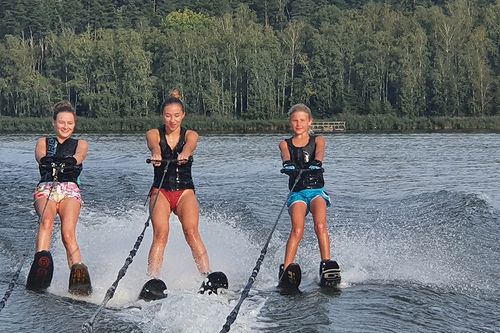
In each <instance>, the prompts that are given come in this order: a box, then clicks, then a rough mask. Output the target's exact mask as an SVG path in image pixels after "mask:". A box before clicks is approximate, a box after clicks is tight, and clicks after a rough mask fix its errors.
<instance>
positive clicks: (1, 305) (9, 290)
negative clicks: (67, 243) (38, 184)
mask: <svg viewBox="0 0 500 333" xmlns="http://www.w3.org/2000/svg"><path fill="white" fill-rule="evenodd" d="M61 170H64V164H62V165H58V166H56V165H55V164H52V175H53V177H54V180H53V182H52V184H51V186H50V191H49V195H48V197H47V201H45V205H44V206H43V210H42V214H41V215H40V216H39V217H38V225H40V223H41V222H42V218H43V216H44V215H45V210H46V209H47V204H48V203H49V200H50V196H51V195H52V190H53V189H54V184H56V183H57V182H58V181H57V176H58V174H59V172H61ZM26 257H27V254H26V253H25V254H23V259H22V260H21V263H20V264H19V267H18V268H17V270H16V272H15V273H14V276H13V277H12V280H11V281H10V283H9V286H8V287H7V290H6V291H5V294H4V296H3V297H2V300H1V301H0V312H1V311H2V309H3V308H4V307H5V303H7V300H8V299H9V297H10V294H12V291H13V290H14V288H15V287H16V284H17V280H18V279H19V274H20V273H21V270H22V268H23V266H24V263H25V262H26Z"/></svg>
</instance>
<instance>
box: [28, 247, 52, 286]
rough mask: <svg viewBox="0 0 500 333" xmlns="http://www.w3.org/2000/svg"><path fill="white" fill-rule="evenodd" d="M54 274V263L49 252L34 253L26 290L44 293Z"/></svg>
mask: <svg viewBox="0 0 500 333" xmlns="http://www.w3.org/2000/svg"><path fill="white" fill-rule="evenodd" d="M53 274H54V261H53V260H52V255H51V254H50V252H49V251H40V252H37V253H35V259H34V260H33V264H32V265H31V269H30V272H29V274H28V279H27V281H26V289H29V290H33V291H38V292H40V291H44V290H45V289H47V288H48V287H49V286H50V283H51V282H52V275H53Z"/></svg>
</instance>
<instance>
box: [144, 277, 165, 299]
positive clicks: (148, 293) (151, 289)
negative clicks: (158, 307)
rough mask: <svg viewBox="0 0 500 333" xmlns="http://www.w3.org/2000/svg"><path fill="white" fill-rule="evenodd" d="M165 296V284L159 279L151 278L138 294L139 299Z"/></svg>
mask: <svg viewBox="0 0 500 333" xmlns="http://www.w3.org/2000/svg"><path fill="white" fill-rule="evenodd" d="M165 297H167V285H166V284H165V282H163V281H162V280H160V279H151V280H149V281H148V282H146V283H145V284H144V286H143V287H142V289H141V293H140V294H139V299H142V300H145V301H147V302H148V301H156V300H158V299H162V298H165Z"/></svg>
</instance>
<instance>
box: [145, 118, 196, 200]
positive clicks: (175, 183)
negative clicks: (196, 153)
mask: <svg viewBox="0 0 500 333" xmlns="http://www.w3.org/2000/svg"><path fill="white" fill-rule="evenodd" d="M158 131H159V132H160V149H161V158H162V159H164V160H172V159H177V157H178V156H179V153H180V152H182V149H183V148H184V145H185V144H186V131H187V130H186V129H185V128H184V127H181V133H180V136H179V142H178V143H177V145H176V146H175V147H174V149H173V150H172V149H171V148H170V146H169V145H168V144H167V139H166V131H165V126H161V127H158ZM192 165H193V161H192V160H189V161H188V162H186V163H184V164H180V165H178V164H177V163H170V164H169V165H168V169H167V174H166V175H165V179H164V180H163V184H162V186H161V187H162V188H164V189H166V190H167V191H176V190H185V189H194V183H193V178H192V176H191V166H192ZM164 169H165V166H163V165H162V166H158V167H155V168H154V179H153V187H156V188H159V187H160V183H161V178H162V177H163V171H164Z"/></svg>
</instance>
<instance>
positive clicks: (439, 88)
mask: <svg viewBox="0 0 500 333" xmlns="http://www.w3.org/2000/svg"><path fill="white" fill-rule="evenodd" d="M0 8H1V12H0V116H8V117H15V118H19V117H47V116H49V115H50V114H51V107H52V105H53V104H54V103H55V102H57V101H58V100H61V99H67V100H70V101H71V102H72V103H73V104H74V105H75V106H76V108H77V113H78V115H79V116H84V117H89V118H97V119H99V118H101V119H102V118H118V117H125V118H126V117H136V118H137V117H139V118H140V117H149V116H152V115H157V114H158V105H160V104H161V102H162V100H163V99H164V98H165V97H166V96H167V95H168V93H169V91H170V90H171V89H172V88H175V87H178V88H180V90H181V91H182V94H183V99H184V101H185V103H186V111H187V112H188V113H189V114H192V115H195V116H200V117H214V118H219V119H223V118H234V119H242V120H268V119H284V118H286V113H287V110H288V108H289V107H290V106H291V105H293V104H295V103H305V104H308V105H309V106H310V107H311V109H312V110H313V114H314V115H315V117H318V118H323V119H332V118H335V117H338V116H341V115H352V116H363V115H368V116H378V115H389V116H391V117H400V118H419V117H491V116H493V117H496V116H499V115H500V109H499V104H500V103H499V102H500V81H499V77H500V76H499V73H500V0H497V1H494V0H493V1H486V0H450V1H430V0H402V1H363V0H354V1H348V0H255V1H250V0H247V1H233V0H214V1H202V0H190V1H175V0H174V1H166V0H149V1H146V0H142V1H139V0H115V1H106V0H83V1H81V0H31V1H30V0H18V1H10V0H0Z"/></svg>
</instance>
